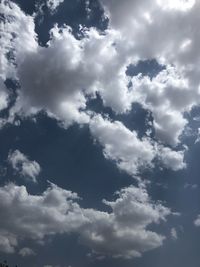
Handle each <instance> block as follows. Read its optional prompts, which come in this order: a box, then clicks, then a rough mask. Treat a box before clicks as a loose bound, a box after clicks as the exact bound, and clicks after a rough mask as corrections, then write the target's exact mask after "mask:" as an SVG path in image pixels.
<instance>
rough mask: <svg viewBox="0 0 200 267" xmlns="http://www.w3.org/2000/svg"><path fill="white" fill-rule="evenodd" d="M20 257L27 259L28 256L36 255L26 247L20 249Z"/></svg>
mask: <svg viewBox="0 0 200 267" xmlns="http://www.w3.org/2000/svg"><path fill="white" fill-rule="evenodd" d="M19 255H21V256H22V257H27V256H34V255H36V254H35V252H34V251H33V250H32V249H31V248H27V247H24V248H22V249H20V251H19Z"/></svg>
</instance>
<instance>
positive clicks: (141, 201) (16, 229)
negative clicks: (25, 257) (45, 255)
mask: <svg viewBox="0 0 200 267" xmlns="http://www.w3.org/2000/svg"><path fill="white" fill-rule="evenodd" d="M77 200H78V196H77V194H75V193H72V192H70V191H67V190H65V189H62V188H59V187H57V186H56V185H54V184H51V185H50V187H49V188H48V189H47V190H46V191H44V192H43V193H42V194H41V195H30V194H28V192H27V190H26V187H25V186H17V185H14V184H12V183H11V184H7V185H5V186H4V187H0V212H1V214H4V216H3V217H2V218H1V221H0V237H1V238H0V240H1V246H0V250H1V251H4V252H10V253H11V252H14V250H15V248H16V247H17V246H18V244H19V240H24V239H26V238H27V237H29V238H31V239H33V240H35V241H39V240H40V241H41V240H43V239H44V237H45V236H48V235H55V234H57V233H73V232H75V233H78V234H79V236H80V241H81V242H82V243H83V244H85V245H86V246H89V247H90V248H91V249H92V250H93V251H95V252H96V253H100V254H103V255H107V256H113V257H125V258H132V257H137V256H141V254H142V253H143V252H144V251H148V250H151V249H154V248H156V247H159V246H161V245H162V243H163V240H164V236H162V235H160V234H157V233H156V232H154V231H150V230H147V229H146V228H147V227H148V225H150V224H152V223H159V222H160V221H161V220H165V219H166V216H168V215H169V214H170V213H171V212H170V210H169V209H168V208H166V207H164V206H163V205H162V204H161V203H155V202H153V201H151V199H150V198H149V196H148V193H147V191H146V189H145V188H142V187H139V188H137V187H134V186H131V187H128V188H125V189H122V190H121V191H120V192H118V197H117V199H116V200H115V201H111V202H109V201H105V200H104V203H105V204H106V205H107V206H109V207H110V208H111V210H112V212H111V213H108V212H101V211H98V210H94V209H84V208H81V207H80V205H79V204H78V202H77ZM13 205H14V206H15V209H14V210H13V208H12V207H13ZM23 254H24V253H23Z"/></svg>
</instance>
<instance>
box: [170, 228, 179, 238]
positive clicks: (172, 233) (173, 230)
mask: <svg viewBox="0 0 200 267" xmlns="http://www.w3.org/2000/svg"><path fill="white" fill-rule="evenodd" d="M171 238H172V239H173V240H177V239H178V234H177V231H176V229H175V228H172V229H171Z"/></svg>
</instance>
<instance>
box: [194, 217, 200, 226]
mask: <svg viewBox="0 0 200 267" xmlns="http://www.w3.org/2000/svg"><path fill="white" fill-rule="evenodd" d="M194 225H195V226H197V227H199V226H200V215H198V216H197V218H196V219H195V220H194Z"/></svg>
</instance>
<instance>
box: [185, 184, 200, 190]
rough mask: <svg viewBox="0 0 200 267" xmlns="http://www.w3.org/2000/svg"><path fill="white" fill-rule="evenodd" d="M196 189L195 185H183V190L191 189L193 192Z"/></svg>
mask: <svg viewBox="0 0 200 267" xmlns="http://www.w3.org/2000/svg"><path fill="white" fill-rule="evenodd" d="M197 188H198V185H197V184H189V183H185V184H184V189H191V190H195V189H197Z"/></svg>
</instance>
